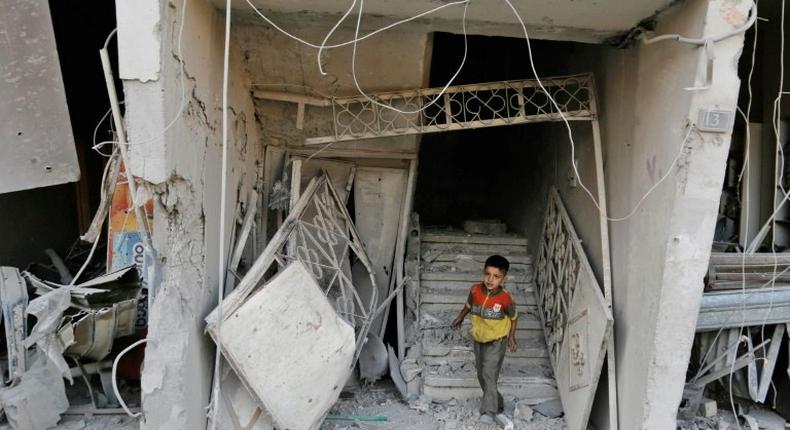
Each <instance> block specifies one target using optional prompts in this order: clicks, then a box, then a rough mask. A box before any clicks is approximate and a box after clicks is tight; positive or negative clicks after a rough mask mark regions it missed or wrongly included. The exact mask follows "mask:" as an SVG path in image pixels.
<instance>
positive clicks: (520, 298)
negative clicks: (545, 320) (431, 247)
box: [420, 287, 537, 309]
mask: <svg viewBox="0 0 790 430" xmlns="http://www.w3.org/2000/svg"><path fill="white" fill-rule="evenodd" d="M510 294H511V296H512V297H513V300H515V302H516V306H517V307H518V306H524V305H528V306H530V305H536V304H537V300H536V299H535V293H534V292H533V291H532V290H531V289H530V290H528V291H524V290H522V289H518V290H516V291H510ZM468 297H469V291H468V290H462V289H460V288H431V287H426V288H422V289H421V291H420V303H422V304H428V303H437V304H438V303H453V304H456V305H463V304H464V303H466V299H467V298H468ZM459 309H460V306H459Z"/></svg>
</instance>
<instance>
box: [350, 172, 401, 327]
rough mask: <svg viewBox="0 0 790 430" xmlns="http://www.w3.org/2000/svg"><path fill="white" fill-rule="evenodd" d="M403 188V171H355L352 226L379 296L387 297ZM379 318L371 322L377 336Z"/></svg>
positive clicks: (380, 320)
mask: <svg viewBox="0 0 790 430" xmlns="http://www.w3.org/2000/svg"><path fill="white" fill-rule="evenodd" d="M405 188H406V170H403V169H392V168H384V167H360V168H359V169H358V170H357V175H356V180H355V182H354V210H355V212H356V225H357V230H358V231H359V235H360V237H361V238H362V241H363V242H364V243H365V250H366V251H367V253H368V256H369V257H370V261H371V263H373V267H374V269H375V279H376V286H377V287H378V294H379V297H385V296H386V295H387V290H388V288H387V287H388V285H389V281H390V276H391V274H392V263H393V257H394V255H395V242H396V239H397V237H398V225H399V223H398V221H399V220H400V214H401V207H402V205H403V192H404V189H405ZM363 276H364V275H363ZM382 317H383V316H380V317H378V318H376V320H374V322H373V325H372V330H373V331H374V332H375V333H379V330H380V328H381V324H382Z"/></svg>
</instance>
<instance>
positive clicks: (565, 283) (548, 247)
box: [536, 188, 613, 430]
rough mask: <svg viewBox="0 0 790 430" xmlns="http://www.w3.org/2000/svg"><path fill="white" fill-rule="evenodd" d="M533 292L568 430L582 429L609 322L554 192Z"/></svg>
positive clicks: (609, 329)
mask: <svg viewBox="0 0 790 430" xmlns="http://www.w3.org/2000/svg"><path fill="white" fill-rule="evenodd" d="M536 292H537V301H538V309H539V314H540V320H541V324H542V325H543V332H544V334H545V337H546V343H547V346H548V349H549V356H550V357H551V364H552V366H553V367H554V373H555V377H556V380H557V388H558V390H559V392H560V398H561V399H562V405H563V407H564V409H565V420H566V422H567V424H568V429H569V430H582V429H585V428H587V421H588V419H589V417H590V410H591V408H592V403H593V398H594V397H595V390H596V388H597V386H598V379H599V377H600V374H601V368H602V366H603V361H604V357H605V355H606V345H607V342H608V340H609V337H610V336H611V333H612V323H613V319H612V314H611V311H610V310H609V306H608V305H607V304H606V300H605V299H604V296H603V294H602V293H601V288H600V286H599V285H598V281H597V280H596V278H595V275H594V273H593V271H592V268H591V267H590V263H589V261H588V260H587V256H586V255H585V253H584V250H583V249H582V247H581V241H580V240H579V237H578V236H577V235H576V230H575V229H574V228H573V224H572V223H571V220H570V217H568V213H567V211H566V210H565V206H564V205H563V204H562V200H561V199H560V195H559V193H558V192H557V190H556V189H554V188H552V190H551V191H550V192H549V201H548V206H547V208H546V216H545V218H544V220H543V232H542V234H541V239H540V245H539V251H538V264H537V288H536Z"/></svg>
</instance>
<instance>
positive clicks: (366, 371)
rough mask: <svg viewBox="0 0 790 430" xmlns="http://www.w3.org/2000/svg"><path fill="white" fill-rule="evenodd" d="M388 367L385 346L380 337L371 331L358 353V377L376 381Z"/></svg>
mask: <svg viewBox="0 0 790 430" xmlns="http://www.w3.org/2000/svg"><path fill="white" fill-rule="evenodd" d="M388 367H389V358H388V356H387V348H386V347H385V346H384V342H382V341H381V338H379V337H378V335H376V334H375V333H373V332H372V331H371V332H370V333H368V341H367V342H365V345H363V346H362V352H361V353H360V354H359V377H360V378H362V379H364V380H367V381H371V382H374V381H377V380H378V379H379V378H381V376H382V375H384V374H386V373H387V368H388Z"/></svg>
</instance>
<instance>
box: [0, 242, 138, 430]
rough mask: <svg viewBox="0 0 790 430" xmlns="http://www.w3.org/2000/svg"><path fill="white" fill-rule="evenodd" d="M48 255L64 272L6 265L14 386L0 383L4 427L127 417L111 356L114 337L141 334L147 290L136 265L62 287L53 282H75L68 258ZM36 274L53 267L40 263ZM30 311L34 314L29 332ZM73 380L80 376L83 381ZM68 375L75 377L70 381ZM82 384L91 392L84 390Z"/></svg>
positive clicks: (0, 290) (36, 428)
mask: <svg viewBox="0 0 790 430" xmlns="http://www.w3.org/2000/svg"><path fill="white" fill-rule="evenodd" d="M49 257H50V258H51V259H52V260H53V262H55V263H57V264H56V266H58V268H59V270H58V271H57V272H51V273H50V275H51V276H48V277H47V278H40V277H39V276H37V275H35V274H33V273H32V272H30V271H23V272H21V273H20V271H19V270H18V269H17V268H14V267H1V268H0V306H2V311H3V323H4V325H5V331H4V332H5V347H6V348H5V352H6V361H7V362H8V370H9V374H8V380H9V384H8V385H7V386H0V406H2V408H3V412H4V416H5V418H6V421H7V424H4V425H3V427H0V428H13V429H24V430H44V429H49V428H53V427H55V426H58V427H60V428H64V429H66V428H90V427H88V426H87V424H86V421H85V420H84V419H82V420H76V421H75V420H74V419H69V420H64V419H62V418H63V416H64V415H77V416H83V417H88V418H90V417H91V416H94V415H104V414H111V415H112V414H124V412H123V411H122V410H121V409H118V408H116V407H117V405H118V399H117V398H116V396H115V390H116V389H117V387H118V386H121V387H122V389H124V388H125V386H124V384H123V383H122V384H117V381H114V380H113V377H114V375H111V373H110V370H111V368H112V362H108V361H105V359H106V358H107V357H109V356H110V354H111V352H112V350H113V346H114V345H115V343H116V342H115V341H116V339H118V338H121V337H124V336H129V335H132V334H135V322H136V320H137V304H138V301H139V298H140V296H141V290H142V284H141V281H140V278H139V276H138V273H137V270H136V269H135V267H134V266H130V267H127V268H124V269H122V270H119V271H116V272H113V273H110V274H106V275H99V276H95V277H94V278H93V279H91V280H89V281H86V282H82V283H80V284H77V285H63V284H60V283H57V282H55V281H53V280H52V279H56V280H58V281H60V282H63V280H66V279H69V277H70V272H69V269H68V267H67V263H66V262H64V261H63V260H61V259H60V257H57V256H56V255H55V254H53V253H52V252H50V253H49ZM37 273H39V274H42V273H44V274H47V273H48V272H46V271H42V270H40V268H39V269H37ZM71 279H72V280H73V279H74V278H71ZM28 316H30V317H33V318H35V324H34V325H33V327H32V328H31V329H30V330H28V327H27V319H28ZM120 344H123V342H120ZM69 361H71V362H73V363H74V364H76V366H72V365H70V364H69ZM138 361H139V360H138ZM138 364H139V363H138ZM138 368H139V366H138ZM123 373H124V374H127V375H128V374H130V373H133V374H136V375H135V376H134V378H135V379H139V370H135V371H132V372H128V371H126V370H124V371H123ZM96 375H98V376H99V378H98V379H99V380H100V384H101V388H102V389H101V390H94V388H93V386H92V385H93V384H92V383H91V379H93V378H94V376H96ZM75 378H79V379H77V380H78V381H79V382H80V383H79V384H77V385H75V384H74V382H75ZM64 379H66V380H68V381H69V382H70V384H69V385H68V386H66V384H65V383H64ZM83 383H84V385H82V384H83ZM77 387H79V388H80V389H82V390H84V391H86V392H87V396H85V395H84V394H79V391H80V390H79V389H77ZM138 389H139V388H138ZM124 391H127V390H124ZM75 393H76V395H75ZM137 397H139V396H137ZM138 404H139V402H138ZM105 421H106V420H105ZM133 421H135V423H136V424H137V425H139V423H137V420H133ZM55 428H57V427H55ZM97 428H99V427H97ZM104 428H107V427H106V426H105V427H104Z"/></svg>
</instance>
